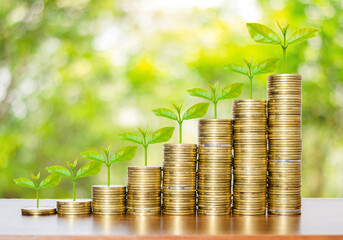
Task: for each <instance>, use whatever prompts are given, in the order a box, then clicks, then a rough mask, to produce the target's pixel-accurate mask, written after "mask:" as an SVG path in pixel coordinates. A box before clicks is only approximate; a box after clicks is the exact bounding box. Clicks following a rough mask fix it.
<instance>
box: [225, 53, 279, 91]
mask: <svg viewBox="0 0 343 240" xmlns="http://www.w3.org/2000/svg"><path fill="white" fill-rule="evenodd" d="M253 60H254V59H253V58H251V59H250V61H249V62H248V61H247V60H245V59H244V62H245V64H246V65H247V68H244V67H241V66H237V65H235V64H229V65H227V66H225V69H226V70H229V71H233V72H236V73H240V74H243V75H246V76H248V78H249V79H250V98H252V79H253V78H254V76H255V75H259V74H265V73H270V72H273V71H275V69H276V68H277V67H278V64H279V59H277V58H268V59H266V60H264V61H262V62H260V63H258V64H257V65H255V66H254V65H253Z"/></svg>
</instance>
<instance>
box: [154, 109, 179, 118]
mask: <svg viewBox="0 0 343 240" xmlns="http://www.w3.org/2000/svg"><path fill="white" fill-rule="evenodd" d="M152 111H153V112H154V113H155V115H156V116H159V117H165V118H169V119H172V120H175V121H177V116H176V114H175V113H174V112H173V111H172V110H170V109H168V108H157V109H154V110H152Z"/></svg>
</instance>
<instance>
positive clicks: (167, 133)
mask: <svg viewBox="0 0 343 240" xmlns="http://www.w3.org/2000/svg"><path fill="white" fill-rule="evenodd" d="M174 129H175V128H174V127H164V128H160V129H158V130H157V131H156V132H154V133H152V135H151V136H150V137H149V138H148V139H146V137H147V131H148V127H146V129H145V130H142V129H140V128H138V131H139V132H140V133H141V135H142V137H140V136H138V134H136V133H134V132H125V133H121V134H119V137H120V139H123V140H127V141H130V142H134V143H137V144H140V145H143V146H144V147H147V146H148V145H149V144H155V143H162V142H167V141H169V140H170V138H171V137H172V136H173V133H174Z"/></svg>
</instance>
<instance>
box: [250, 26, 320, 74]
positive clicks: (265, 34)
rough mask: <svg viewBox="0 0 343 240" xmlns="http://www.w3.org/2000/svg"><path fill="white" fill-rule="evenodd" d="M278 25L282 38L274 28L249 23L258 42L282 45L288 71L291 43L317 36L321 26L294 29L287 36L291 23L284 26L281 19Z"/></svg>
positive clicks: (284, 63) (254, 38)
mask: <svg viewBox="0 0 343 240" xmlns="http://www.w3.org/2000/svg"><path fill="white" fill-rule="evenodd" d="M277 25H278V27H279V29H280V30H281V33H282V38H280V37H279V35H278V34H276V33H275V32H274V31H273V30H272V29H270V28H269V27H267V26H265V25H263V24H260V23H247V28H248V31H249V34H250V36H251V38H252V39H253V40H254V41H255V42H258V43H264V44H272V45H280V46H281V48H282V53H283V71H284V73H285V72H286V50H287V48H288V46H289V45H292V44H295V43H299V42H301V41H304V40H307V39H309V38H313V37H316V36H317V35H318V33H319V32H320V29H319V28H311V27H305V28H300V29H298V30H296V31H294V32H293V33H292V34H291V36H290V37H289V38H287V31H288V29H289V24H286V25H285V26H282V25H281V24H280V22H279V21H277Z"/></svg>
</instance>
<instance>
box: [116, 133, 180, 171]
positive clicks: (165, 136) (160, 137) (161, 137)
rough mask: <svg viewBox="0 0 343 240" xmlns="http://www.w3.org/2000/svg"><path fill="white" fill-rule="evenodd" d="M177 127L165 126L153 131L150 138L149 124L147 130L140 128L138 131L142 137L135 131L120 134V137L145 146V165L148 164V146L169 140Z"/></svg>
mask: <svg viewBox="0 0 343 240" xmlns="http://www.w3.org/2000/svg"><path fill="white" fill-rule="evenodd" d="M174 130H175V128H174V127H164V128H160V129H158V130H157V131H155V132H153V133H152V134H151V136H150V137H149V138H148V126H147V127H146V128H145V130H143V129H141V128H138V131H139V132H140V134H141V135H142V137H140V136H139V135H138V134H136V133H134V132H125V133H121V134H119V137H120V138H121V139H123V140H127V141H130V142H134V143H137V144H139V145H141V146H142V147H143V148H144V157H145V161H144V162H145V166H148V147H149V145H150V144H155V143H163V142H167V141H169V140H170V139H171V137H172V136H173V133H174Z"/></svg>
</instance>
